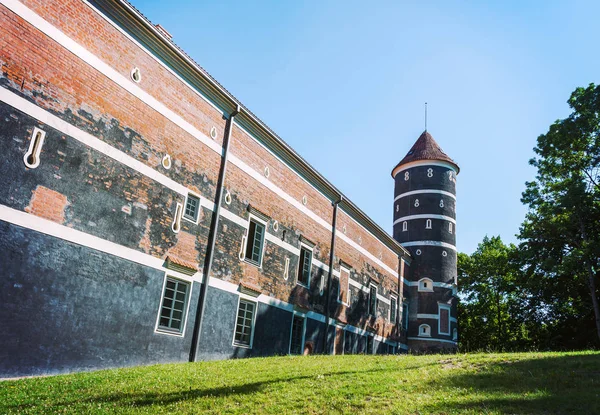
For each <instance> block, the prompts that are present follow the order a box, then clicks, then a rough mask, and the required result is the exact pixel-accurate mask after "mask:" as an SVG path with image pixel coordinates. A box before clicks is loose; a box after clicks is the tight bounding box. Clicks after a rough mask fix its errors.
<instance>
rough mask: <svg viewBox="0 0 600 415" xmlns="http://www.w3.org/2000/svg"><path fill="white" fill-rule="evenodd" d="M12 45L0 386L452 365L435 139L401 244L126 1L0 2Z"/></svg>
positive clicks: (442, 180)
mask: <svg viewBox="0 0 600 415" xmlns="http://www.w3.org/2000/svg"><path fill="white" fill-rule="evenodd" d="M0 32H1V36H0V65H1V69H2V70H1V74H0V119H1V120H2V124H1V126H0V148H1V150H2V152H1V154H2V161H1V162H0V175H1V176H2V178H3V180H2V181H1V182H0V332H1V333H2V336H0V377H14V376H26V375H38V374H53V373H64V372H72V371H79V370H90V369H99V368H108V367H122V366H131V365H139V364H151V363H161V362H185V361H197V360H208V359H226V358H234V357H250V356H268V355H278V354H309V353H327V354H344V353H346V354H347V353H366V354H391V353H406V352H408V351H415V352H437V351H442V350H448V351H453V350H455V349H456V344H457V321H456V301H457V300H456V283H457V282H456V276H457V270H456V258H457V251H456V242H455V234H456V223H455V202H456V196H455V185H456V175H457V174H458V172H459V168H458V166H457V164H456V163H455V162H454V161H453V160H452V159H451V158H449V157H448V156H447V155H446V154H445V153H444V152H443V151H442V150H441V149H440V147H439V146H438V145H437V143H436V142H435V141H434V139H433V138H432V136H431V135H430V134H429V133H428V132H424V133H423V134H422V135H421V136H420V137H419V138H418V140H417V141H416V143H415V144H414V146H413V147H412V148H411V149H410V151H409V152H408V154H407V155H406V157H404V158H403V159H402V160H401V162H400V163H399V164H398V165H397V166H396V167H395V168H394V169H393V171H392V176H393V178H394V182H395V187H394V195H395V199H394V205H393V218H394V219H393V220H394V231H393V236H391V235H389V234H388V233H386V232H385V231H384V230H383V229H381V228H380V227H379V226H378V225H377V224H376V223H374V222H373V221H372V220H371V219H370V218H369V217H368V216H367V215H366V214H365V213H364V212H362V211H361V210H360V209H359V208H358V207H357V206H356V205H354V204H353V203H352V202H351V201H350V200H348V199H347V198H346V197H345V196H344V195H343V194H342V193H341V192H340V191H339V190H338V189H337V188H336V187H335V186H334V185H333V184H332V183H330V182H329V181H328V180H327V179H326V178H325V177H323V176H322V175H321V174H319V172H317V171H316V170H315V169H314V168H313V167H312V166H311V165H310V164H309V163H307V162H306V161H305V160H304V159H303V158H302V157H300V155H298V154H297V153H296V152H295V151H294V150H293V149H292V148H291V147H290V146H289V145H288V144H286V143H285V142H284V141H283V140H282V139H281V138H280V137H278V136H277V134H276V133H274V132H273V131H272V130H271V129H269V128H268V127H267V126H266V125H265V124H264V123H263V122H262V121H261V120H260V119H258V118H257V117H256V116H255V115H254V114H253V113H252V112H251V111H250V110H249V109H247V108H246V107H244V106H243V105H242V104H241V103H240V102H239V101H238V100H237V99H236V98H235V97H233V96H232V95H231V94H230V93H229V92H228V91H227V90H226V89H225V88H224V87H223V86H222V85H220V84H219V83H218V82H217V81H215V79H214V78H212V77H211V76H210V75H209V74H208V73H207V72H206V71H205V70H204V69H202V68H201V67H200V66H199V65H198V64H197V63H196V62H194V61H193V60H192V59H191V58H190V57H189V56H188V55H186V54H185V52H183V51H182V50H181V49H179V48H178V47H177V46H176V45H175V44H174V43H173V41H172V39H171V36H170V34H169V33H168V32H167V31H166V30H165V29H163V28H162V27H160V26H157V25H154V24H152V23H151V22H150V21H148V20H147V19H146V18H145V17H144V16H143V15H142V14H141V13H140V12H139V11H138V10H136V9H135V8H134V7H133V6H131V4H129V3H127V2H126V1H125V0H87V1H83V0H61V1H58V0H55V1H48V0H2V1H0Z"/></svg>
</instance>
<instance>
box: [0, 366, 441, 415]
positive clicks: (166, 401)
mask: <svg viewBox="0 0 600 415" xmlns="http://www.w3.org/2000/svg"><path fill="white" fill-rule="evenodd" d="M434 364H436V363H427V364H423V365H415V366H413V367H411V368H407V367H398V368H397V369H390V368H389V367H385V368H375V369H370V370H362V371H361V370H350V371H339V372H326V373H321V374H320V375H321V376H323V378H324V379H323V381H324V382H327V378H332V377H343V376H360V375H365V374H369V373H377V372H391V371H398V370H407V369H419V368H421V367H425V366H430V365H434ZM316 377H317V375H316V374H311V375H302V376H294V377H285V378H277V379H269V380H264V381H259V382H250V383H242V384H238V385H233V386H223V387H219V388H205V389H200V388H199V389H189V390H179V391H174V392H166V393H165V392H162V393H161V392H142V393H120V392H117V393H110V394H106V395H99V396H94V397H90V398H84V399H81V398H80V399H78V398H77V397H74V398H73V399H72V400H67V401H59V402H53V403H52V407H53V408H58V407H64V406H69V405H81V404H84V405H85V404H96V403H115V404H116V405H118V406H126V407H143V406H150V405H161V406H162V405H170V404H173V403H176V402H179V401H187V400H195V399H198V398H207V397H210V398H219V397H227V396H233V395H250V394H254V393H258V392H261V391H262V390H264V389H265V388H266V387H267V386H270V385H273V384H277V383H281V384H285V383H293V382H296V381H301V380H306V379H315V378H316ZM37 406H39V405H38V404H37V403H31V404H17V405H12V406H8V407H7V408H6V409H9V410H25V409H28V408H35V407H37Z"/></svg>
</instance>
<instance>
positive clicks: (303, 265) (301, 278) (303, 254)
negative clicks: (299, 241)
mask: <svg viewBox="0 0 600 415" xmlns="http://www.w3.org/2000/svg"><path fill="white" fill-rule="evenodd" d="M311 267H312V251H311V250H310V249H308V248H306V247H304V246H303V247H301V248H300V264H299V266H298V284H301V285H304V286H306V287H308V286H309V285H310V270H311Z"/></svg>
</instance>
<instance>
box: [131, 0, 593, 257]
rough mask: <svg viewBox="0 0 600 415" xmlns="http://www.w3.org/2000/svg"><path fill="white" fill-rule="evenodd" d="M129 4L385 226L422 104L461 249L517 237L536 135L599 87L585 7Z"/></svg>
mask: <svg viewBox="0 0 600 415" xmlns="http://www.w3.org/2000/svg"><path fill="white" fill-rule="evenodd" d="M133 3H134V5H135V6H136V7H138V8H139V9H140V10H141V11H142V13H144V14H145V15H146V16H147V17H148V18H150V19H151V20H152V21H153V22H154V23H160V24H161V25H163V26H164V27H165V28H166V29H167V30H168V31H169V32H171V34H173V36H174V39H173V40H174V41H175V42H176V43H177V44H178V45H180V46H181V47H183V49H184V50H186V51H187V52H188V53H189V54H190V55H191V56H192V57H193V58H194V59H195V60H196V61H197V62H199V63H200V64H201V65H202V66H203V67H204V68H205V69H206V70H208V71H209V72H210V73H211V74H212V75H213V76H214V77H215V78H216V79H217V80H219V82H221V83H222V84H223V85H224V86H225V87H226V88H227V89H228V90H229V91H231V92H232V93H233V94H234V95H235V96H236V97H237V98H238V99H240V100H241V101H242V102H243V103H244V104H245V105H246V106H247V107H248V108H250V109H251V110H252V111H253V112H254V113H255V114H256V115H258V116H259V117H260V118H261V119H262V120H263V121H264V122H265V123H266V124H267V125H269V126H270V127H271V128H273V129H274V130H275V131H276V132H277V133H278V134H279V135H280V136H281V137H282V138H283V139H284V140H285V141H286V142H288V143H289V144H290V145H291V146H292V147H294V148H295V149H296V150H297V151H298V153H299V154H300V155H302V156H303V157H304V158H305V159H306V160H308V161H309V162H310V163H311V164H312V165H313V166H314V167H315V168H317V169H318V170H319V171H320V172H321V173H322V174H324V175H325V176H326V177H327V178H328V179H329V180H330V181H331V182H332V183H334V184H335V185H336V186H337V187H338V188H339V189H340V190H342V191H343V192H344V193H345V194H346V196H348V197H349V198H350V199H351V200H352V201H353V202H354V203H356V204H357V205H358V206H359V207H360V208H361V209H363V210H364V211H365V212H366V213H367V214H369V215H370V216H371V217H372V218H373V219H374V220H375V221H376V222H377V223H378V224H380V225H381V226H382V227H383V228H384V229H386V230H387V231H389V232H390V233H391V231H392V203H393V180H392V178H391V176H390V171H391V169H392V168H393V167H394V166H395V165H396V163H397V162H398V161H399V160H400V159H401V158H402V157H404V155H405V154H406V152H407V151H408V150H409V148H410V147H411V146H412V144H413V142H414V141H415V140H416V139H417V137H418V136H419V135H420V133H421V132H422V131H423V127H424V125H423V103H424V102H425V101H427V102H428V103H429V121H428V130H429V132H430V133H431V134H432V135H433V137H434V138H435V139H436V140H437V141H438V143H439V144H440V145H441V147H442V148H443V149H444V151H445V152H446V153H447V154H448V155H450V156H451V157H452V158H454V160H456V161H457V162H458V163H459V165H460V167H461V173H460V175H459V176H458V183H457V185H458V201H457V244H458V249H459V250H460V251H463V252H468V253H470V252H472V251H473V250H474V249H475V248H476V247H477V244H478V243H479V242H480V241H481V239H482V238H483V237H484V236H485V235H486V234H487V235H490V236H491V235H501V236H502V238H503V239H504V240H505V241H508V242H516V241H517V240H516V238H515V234H516V233H518V230H519V225H520V224H521V222H522V221H523V218H524V215H525V213H526V209H525V207H524V206H523V205H522V204H521V202H520V197H521V193H522V191H523V190H524V188H525V182H526V181H527V180H531V179H533V177H534V174H535V171H534V170H533V169H532V168H531V167H530V166H529V165H528V160H529V159H530V158H531V157H532V156H533V151H532V148H533V147H534V146H535V142H536V138H537V136H538V135H539V134H542V133H544V132H546V131H547V129H548V127H549V125H550V124H551V123H552V122H553V121H555V120H556V119H558V118H564V117H566V116H567V115H568V114H569V108H568V106H567V104H566V100H567V99H568V97H569V95H570V93H571V92H572V91H573V90H574V89H575V88H576V87H577V86H586V85H588V84H589V83H590V82H594V83H598V82H600V80H599V79H598V74H599V69H600V53H598V48H597V41H598V39H600V24H598V21H597V17H598V16H599V15H600V2H597V1H589V2H586V1H552V0H549V1H541V0H540V1H513V0H509V1H502V2H499V1H498V2H492V1H486V2H481V1H479V2H475V1H415V2H409V1H395V2H385V1H380V2H376V4H377V7H374V6H373V4H375V3H374V2H364V1H362V2H359V1H341V0H340V1H307V2H300V1H252V2H243V1H227V0H220V1H212V2H209V1H196V0H171V1H168V2H166V1H159V0H133Z"/></svg>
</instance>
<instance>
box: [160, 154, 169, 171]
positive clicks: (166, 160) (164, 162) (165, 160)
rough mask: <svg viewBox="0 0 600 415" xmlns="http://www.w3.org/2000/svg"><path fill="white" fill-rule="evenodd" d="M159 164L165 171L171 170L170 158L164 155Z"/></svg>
mask: <svg viewBox="0 0 600 415" xmlns="http://www.w3.org/2000/svg"><path fill="white" fill-rule="evenodd" d="M161 164H162V166H163V167H164V168H165V169H167V170H169V169H170V168H171V156H170V155H168V154H165V155H164V156H163V158H162V160H161Z"/></svg>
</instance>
